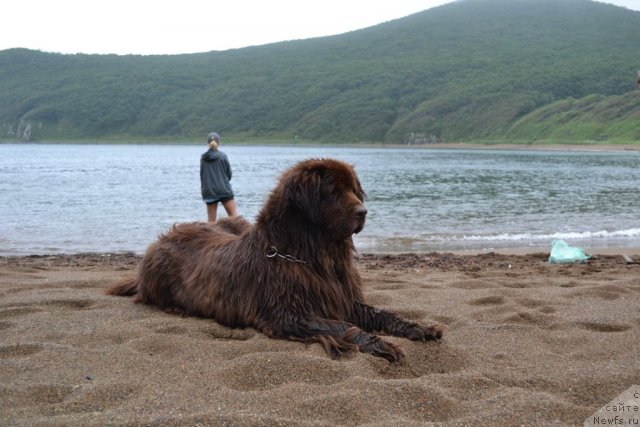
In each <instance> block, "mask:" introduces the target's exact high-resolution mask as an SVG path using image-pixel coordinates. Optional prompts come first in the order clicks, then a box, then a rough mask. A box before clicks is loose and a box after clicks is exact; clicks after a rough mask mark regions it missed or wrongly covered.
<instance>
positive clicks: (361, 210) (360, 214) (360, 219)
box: [353, 205, 367, 234]
mask: <svg viewBox="0 0 640 427" xmlns="http://www.w3.org/2000/svg"><path fill="white" fill-rule="evenodd" d="M366 217H367V208H365V207H364V205H362V206H360V207H358V208H357V209H356V211H355V219H356V228H355V229H354V230H353V234H358V233H359V232H361V231H362V229H363V228H364V222H365V219H366Z"/></svg>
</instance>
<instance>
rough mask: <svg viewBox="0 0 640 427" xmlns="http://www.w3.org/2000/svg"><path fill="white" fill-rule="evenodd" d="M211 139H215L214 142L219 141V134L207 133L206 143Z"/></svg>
mask: <svg viewBox="0 0 640 427" xmlns="http://www.w3.org/2000/svg"><path fill="white" fill-rule="evenodd" d="M212 140H215V141H216V142H220V135H218V134H217V133H215V132H211V133H210V134H209V135H207V144H208V143H210V142H211V141H212Z"/></svg>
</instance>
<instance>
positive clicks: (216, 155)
mask: <svg viewBox="0 0 640 427" xmlns="http://www.w3.org/2000/svg"><path fill="white" fill-rule="evenodd" d="M207 144H208V145H209V150H207V152H205V153H204V154H203V155H202V156H201V157H200V189H201V191H202V200H204V202H205V203H206V205H207V221H209V222H216V219H217V214H218V202H220V203H222V206H224V209H225V210H226V211H227V215H229V216H236V215H237V212H236V202H235V200H234V198H233V197H234V196H233V189H232V188H231V182H230V181H231V165H230V164H229V159H228V158H227V155H226V154H224V153H223V152H222V151H220V150H218V147H219V146H220V135H218V134H217V133H215V132H211V133H210V134H209V135H207Z"/></svg>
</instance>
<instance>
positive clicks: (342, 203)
mask: <svg viewBox="0 0 640 427" xmlns="http://www.w3.org/2000/svg"><path fill="white" fill-rule="evenodd" d="M364 198H365V193H364V191H363V190H362V186H361V185H360V180H359V179H358V176H357V175H356V173H355V171H354V169H353V166H351V165H348V164H346V163H344V162H341V161H338V160H334V159H310V160H304V161H301V162H299V163H298V164H296V165H295V166H293V167H292V168H290V169H289V170H287V171H285V172H284V173H283V174H282V177H281V178H280V181H279V183H278V185H277V186H276V188H275V189H274V191H273V192H272V194H271V197H270V199H269V201H268V202H267V206H265V209H264V210H263V213H264V212H265V211H266V210H269V209H275V210H277V211H279V212H280V215H279V216H280V217H282V218H283V219H284V218H286V219H287V220H289V221H292V222H295V223H300V224H301V225H303V226H305V227H308V228H310V229H313V230H316V231H321V232H323V233H326V234H327V237H333V238H345V237H349V236H351V235H352V234H354V233H359V232H360V231H362V228H363V227H364V223H365V218H366V215H367V209H366V207H365V206H364Z"/></svg>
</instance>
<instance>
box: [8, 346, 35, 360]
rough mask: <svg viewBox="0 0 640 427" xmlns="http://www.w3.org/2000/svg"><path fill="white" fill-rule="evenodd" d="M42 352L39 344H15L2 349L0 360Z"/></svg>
mask: <svg viewBox="0 0 640 427" xmlns="http://www.w3.org/2000/svg"><path fill="white" fill-rule="evenodd" d="M41 350H42V346H40V345H38V344H15V345H7V346H2V347H0V359H11V358H16V357H25V356H29V355H31V354H34V353H37V352H39V351H41Z"/></svg>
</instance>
